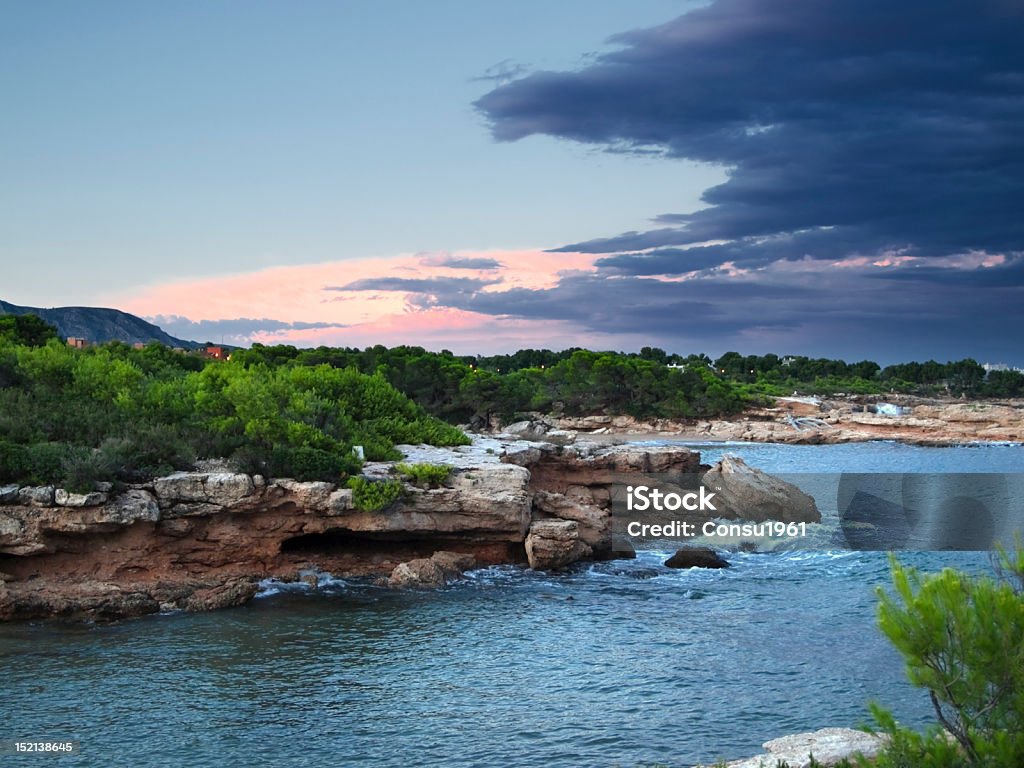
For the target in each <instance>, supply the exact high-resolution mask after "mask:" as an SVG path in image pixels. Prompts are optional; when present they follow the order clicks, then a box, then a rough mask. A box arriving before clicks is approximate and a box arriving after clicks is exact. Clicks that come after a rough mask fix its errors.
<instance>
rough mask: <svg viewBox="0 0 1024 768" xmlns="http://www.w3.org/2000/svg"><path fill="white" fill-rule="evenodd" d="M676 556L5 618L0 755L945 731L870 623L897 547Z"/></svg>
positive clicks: (269, 760)
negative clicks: (696, 559)
mask: <svg viewBox="0 0 1024 768" xmlns="http://www.w3.org/2000/svg"><path fill="white" fill-rule="evenodd" d="M699 448H700V450H701V451H702V454H703V456H704V457H705V458H704V460H705V461H709V462H710V461H714V460H715V459H717V458H718V457H719V456H720V455H721V454H723V453H725V452H729V453H732V454H735V455H739V456H742V457H743V458H745V459H746V460H747V461H748V463H750V464H752V465H754V466H758V467H761V468H763V469H765V470H767V471H769V472H800V471H814V472H842V471H847V472H1011V473H1020V472H1024V449H1022V448H1021V447H1020V446H1015V445H998V446H978V447H972V446H964V447H956V448H941V449H940V448H919V447H911V446H904V445H898V444H893V443H864V444H853V445H838V446H782V445H747V444H741V445H736V444H732V445H722V444H714V445H700V446H699ZM669 554H671V549H670V548H661V549H658V548H654V549H647V550H641V551H640V552H639V553H638V556H637V558H636V559H635V560H624V561H612V562H606V563H597V564H593V563H590V564H578V565H577V566H575V567H573V568H572V569H570V570H569V571H568V572H567V573H565V574H561V575H552V574H544V573H535V572H531V571H528V570H525V569H523V568H519V567H513V566H502V567H495V568H487V569H481V570H477V571H473V572H470V573H468V574H467V575H466V577H465V578H464V579H463V580H461V581H459V582H457V583H454V584H451V585H449V586H448V587H446V588H444V589H441V590H437V591H432V592H427V591H422V592H421V591H390V590H387V589H384V588H380V587H375V586H372V585H370V584H369V583H364V582H358V581H355V582H346V581H341V580H337V579H333V578H330V577H329V576H326V575H324V576H322V577H321V581H320V585H319V588H318V589H317V590H315V591H314V590H311V589H310V588H309V587H308V586H306V585H301V586H300V585H288V584H277V583H273V582H267V583H265V584H264V591H263V596H262V597H260V598H259V599H257V600H255V601H253V602H252V603H251V604H250V605H248V606H245V607H241V608H237V609H230V610H224V611H218V612H214V613H205V614H186V613H175V614H168V615H156V616H149V617H145V618H142V619H137V620H132V621H124V622H119V623H116V624H110V625H67V624H61V623H53V622H37V623H22V624H9V625H3V626H0V702H2V705H0V706H2V711H3V721H2V725H0V739H13V738H26V739H42V738H47V739H54V738H59V739H74V740H77V741H79V742H80V745H81V753H80V754H79V755H76V756H63V757H45V758H44V757H35V756H32V757H13V758H11V757H8V758H4V759H5V760H6V761H7V762H6V763H5V764H11V765H37V764H39V763H40V761H43V760H59V761H60V762H61V764H67V765H89V766H110V765H126V766H154V767H155V766H177V765H180V766H221V765H225V766H256V765H260V766H262V765H266V766H319V765H325V766H349V765H373V766H396V767H398V766H401V767H402V768H406V767H407V766H411V765H417V766H557V767H564V768H569V767H570V766H571V767H573V768H575V767H576V766H616V765H617V766H637V765H650V764H654V763H661V764H666V765H670V766H683V765H691V764H693V763H696V762H699V761H705V762H713V761H715V760H717V759H719V758H726V759H730V758H737V757H742V756H745V755H749V754H755V753H757V752H758V751H759V748H760V744H761V743H762V742H763V741H765V740H767V739H770V738H774V737H776V736H780V735H784V734H787V733H794V732H798V731H805V730H811V729H816V728H821V727H826V726H854V727H855V726H857V725H858V724H861V723H864V722H868V720H869V716H868V711H867V703H868V702H869V701H870V700H872V699H875V700H878V701H880V702H882V703H884V704H885V705H887V706H889V707H891V708H892V709H893V710H894V711H895V713H896V715H897V717H898V718H900V719H901V720H903V721H904V722H907V723H909V724H912V725H921V724H924V723H926V722H929V721H930V719H931V711H930V706H929V703H928V699H927V694H926V693H925V692H924V691H922V690H920V689H915V688H913V687H912V686H910V685H909V684H908V683H907V682H906V676H905V673H904V671H903V667H902V661H901V659H900V657H899V656H898V654H897V653H896V652H895V651H893V650H892V649H891V648H890V646H889V645H888V643H887V641H886V640H885V639H884V638H883V637H882V636H881V635H880V633H879V632H878V630H877V629H876V625H875V614H876V605H877V598H876V596H875V589H876V587H877V586H879V585H886V584H887V583H888V563H887V559H886V555H885V554H884V553H881V552H849V551H804V550H794V551H780V552H772V553H767V554H764V553H762V554H758V553H741V552H732V553H728V554H727V557H728V559H729V560H730V561H731V563H732V565H733V567H732V568H730V569H727V570H719V571H709V570H691V571H674V570H670V569H667V568H665V567H664V566H663V565H662V563H663V561H664V560H665V558H666V557H667V556H668V555H669ZM901 559H902V560H903V561H904V562H907V563H910V564H913V565H917V566H920V567H922V568H925V569H938V568H941V567H943V566H946V565H951V566H955V567H960V568H965V569H969V570H984V569H985V568H986V567H987V565H988V558H987V556H986V555H984V554H981V553H961V552H941V553H940V552H932V553H916V552H915V553H903V554H902V556H901Z"/></svg>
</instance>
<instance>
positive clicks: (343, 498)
mask: <svg viewBox="0 0 1024 768" xmlns="http://www.w3.org/2000/svg"><path fill="white" fill-rule="evenodd" d="M355 506H356V505H355V502H354V501H353V500H352V489H351V488H339V489H338V490H336V491H334V492H332V493H331V495H330V496H328V497H327V509H326V512H327V514H329V515H340V514H342V513H344V512H348V511H349V510H350V509H355Z"/></svg>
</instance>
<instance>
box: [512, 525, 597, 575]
mask: <svg viewBox="0 0 1024 768" xmlns="http://www.w3.org/2000/svg"><path fill="white" fill-rule="evenodd" d="M591 554H593V550H592V549H591V548H590V546H589V545H587V544H586V543H584V542H582V541H580V533H579V524H578V523H577V522H575V521H574V520H538V521H537V522H535V523H534V524H533V525H531V526H530V533H529V535H528V536H527V537H526V557H527V559H528V560H529V562H530V567H531V568H533V569H534V570H537V571H557V570H561V569H562V568H565V567H566V566H567V565H570V564H571V563H575V562H576V561H577V560H580V559H582V558H584V557H589V556H590V555H591Z"/></svg>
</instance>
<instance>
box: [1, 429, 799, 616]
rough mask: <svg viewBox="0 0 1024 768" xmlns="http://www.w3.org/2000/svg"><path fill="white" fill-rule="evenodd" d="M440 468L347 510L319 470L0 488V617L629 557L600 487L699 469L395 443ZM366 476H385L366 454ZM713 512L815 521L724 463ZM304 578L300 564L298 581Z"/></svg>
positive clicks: (563, 449) (230, 599) (782, 494)
mask: <svg viewBox="0 0 1024 768" xmlns="http://www.w3.org/2000/svg"><path fill="white" fill-rule="evenodd" d="M404 451H405V453H406V455H407V461H409V462H416V463H433V464H443V465H446V466H450V467H451V468H452V469H451V472H450V474H449V476H448V479H447V480H446V481H445V482H444V483H443V484H441V485H440V486H439V487H434V488H429V487H420V486H418V485H416V484H412V483H410V482H405V483H404V486H403V493H402V496H401V498H400V499H399V500H398V501H396V502H395V503H393V504H391V505H390V506H388V507H386V508H384V509H381V510H377V511H366V510H361V509H358V508H357V505H356V503H355V501H354V499H353V492H352V491H351V490H350V489H348V488H343V487H337V486H335V485H332V484H330V483H325V482H306V483H303V482H297V481H295V480H289V479H267V478H264V477H261V476H259V475H256V476H250V475H246V474H239V473H234V472H230V471H207V472H179V473H176V474H173V475H170V476H168V477H161V478H157V479H156V480H154V481H152V482H150V483H146V484H140V485H133V486H130V487H126V488H120V489H113V488H111V487H108V486H102V487H99V488H97V490H95V491H94V492H92V493H88V494H75V493H69V492H68V491H66V490H64V489H60V488H53V487H31V488H19V487H16V486H6V487H3V488H0V619H8V620H9V619H31V618H50V617H65V618H71V619H89V620H110V619H118V618H123V617H130V616H138V615H142V614H146V613H153V612H157V611H168V610H179V609H183V610H210V609H214V608H220V607H226V606H232V605H239V604H242V603H245V602H246V601H248V600H250V599H251V598H252V597H253V596H254V595H255V594H256V592H257V590H258V585H259V582H260V581H261V580H262V579H267V578H276V579H282V580H296V579H299V578H303V577H304V576H306V577H308V576H309V574H311V573H312V574H315V573H317V572H329V573H331V574H334V575H336V576H340V577H360V576H362V577H374V578H377V579H379V580H380V581H381V583H387V584H390V585H392V586H438V585H442V584H444V583H445V582H446V581H448V580H450V579H452V578H455V577H457V576H458V575H459V574H460V573H461V572H462V571H464V570H467V569H469V568H473V567H481V566H487V565H493V564H499V563H521V564H523V565H524V566H528V567H531V568H536V569H541V570H557V569H560V568H564V567H565V566H567V565H569V564H571V563H573V562H575V561H577V560H580V559H607V558H612V557H620V556H629V555H630V554H631V548H630V547H629V545H628V542H623V541H615V540H613V536H612V526H611V508H612V493H613V489H614V488H615V487H616V485H617V484H625V483H628V482H630V481H631V480H635V479H636V478H637V477H640V476H641V475H643V476H650V475H657V476H658V477H659V478H667V479H668V480H671V479H672V478H673V477H679V478H682V477H683V476H691V477H692V476H693V475H694V474H695V473H700V472H707V471H708V470H709V469H710V468H709V467H707V466H702V465H701V464H700V455H699V454H698V453H697V452H695V451H693V450H690V449H687V448H685V447H682V446H660V447H651V446H645V447H640V446H632V445H617V446H605V445H596V444H581V445H564V446H560V445H555V444H553V443H550V442H544V441H540V442H537V441H526V440H517V439H510V438H508V439H494V438H485V437H477V438H476V439H475V440H474V443H473V445H471V446H465V447H461V448H457V449H437V448H430V447H427V446H420V447H415V446H405V447H404ZM363 471H364V476H365V477H366V478H367V479H369V480H380V479H384V478H390V479H392V480H394V479H395V478H396V473H395V468H394V465H392V464H390V463H370V464H367V465H366V466H365V467H364V470H363ZM714 473H716V474H714V478H715V483H716V487H718V489H719V493H720V494H721V497H722V499H723V501H727V502H728V504H727V505H726V506H725V507H723V508H720V510H719V511H718V512H717V513H716V515H715V516H716V517H725V518H732V519H750V520H758V519H760V520H765V519H782V520H786V521H789V520H791V519H796V518H799V519H802V520H807V521H810V522H813V521H815V520H816V519H818V518H817V517H816V515H817V510H816V509H815V508H814V506H813V502H810V506H808V504H807V502H808V501H809V498H808V497H805V496H804V495H803V494H801V493H799V491H797V490H796V489H795V488H793V487H792V486H786V485H785V484H780V483H779V482H778V481H776V480H774V479H773V478H768V477H767V476H766V475H764V474H763V473H761V472H759V471H757V470H754V469H752V468H750V467H747V466H746V465H745V464H743V463H742V462H740V461H738V460H731V461H727V462H726V463H723V465H722V466H719V467H716V468H715V470H714ZM313 579H314V580H315V576H314V577H313Z"/></svg>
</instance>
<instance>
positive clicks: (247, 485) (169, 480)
mask: <svg viewBox="0 0 1024 768" xmlns="http://www.w3.org/2000/svg"><path fill="white" fill-rule="evenodd" d="M153 488H154V491H155V493H156V498H157V502H158V503H159V504H160V508H161V509H167V508H171V507H174V506H176V505H180V504H181V503H186V504H191V503H201V504H210V505H214V506H218V507H228V506H231V505H233V504H237V503H238V502H240V501H242V500H243V499H245V498H246V497H248V496H251V495H252V494H253V493H255V491H256V485H255V484H254V483H253V480H252V477H251V476H249V475H244V474H241V473H237V472H213V473H208V474H204V473H201V472H175V473H174V474H172V475H168V476H167V477H159V478H157V479H156V480H154V481H153Z"/></svg>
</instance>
